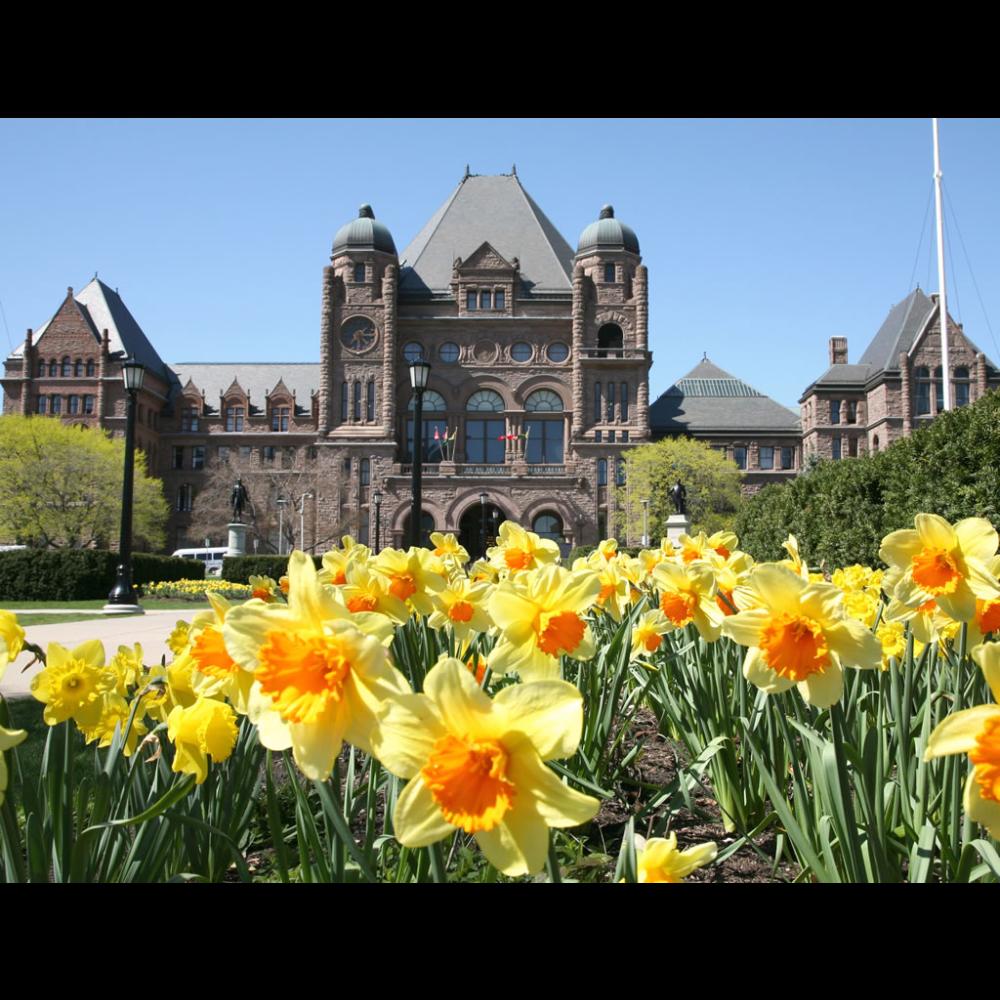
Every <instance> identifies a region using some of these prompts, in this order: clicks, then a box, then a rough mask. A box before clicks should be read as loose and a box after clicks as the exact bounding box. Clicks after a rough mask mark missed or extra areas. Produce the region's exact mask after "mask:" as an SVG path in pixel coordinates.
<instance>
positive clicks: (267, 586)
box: [249, 576, 280, 603]
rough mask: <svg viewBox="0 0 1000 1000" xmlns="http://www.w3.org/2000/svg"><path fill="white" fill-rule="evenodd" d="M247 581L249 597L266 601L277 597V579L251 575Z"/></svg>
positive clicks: (274, 599)
mask: <svg viewBox="0 0 1000 1000" xmlns="http://www.w3.org/2000/svg"><path fill="white" fill-rule="evenodd" d="M249 583H250V594H249V596H250V597H256V598H257V599H258V600H260V601H267V602H268V603H270V602H271V601H276V600H277V599H278V594H279V593H280V591H279V589H278V581H277V580H274V579H272V578H271V577H269V576H251V577H250V580H249Z"/></svg>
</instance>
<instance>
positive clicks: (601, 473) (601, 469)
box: [597, 458, 608, 486]
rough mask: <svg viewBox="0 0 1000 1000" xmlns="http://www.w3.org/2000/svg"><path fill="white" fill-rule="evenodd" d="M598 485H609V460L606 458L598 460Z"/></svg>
mask: <svg viewBox="0 0 1000 1000" xmlns="http://www.w3.org/2000/svg"><path fill="white" fill-rule="evenodd" d="M597 485H598V486H607V485H608V460H607V459H606V458H599V459H598V460H597Z"/></svg>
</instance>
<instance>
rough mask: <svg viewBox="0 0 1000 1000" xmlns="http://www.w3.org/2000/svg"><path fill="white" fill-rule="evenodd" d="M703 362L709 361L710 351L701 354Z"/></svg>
mask: <svg viewBox="0 0 1000 1000" xmlns="http://www.w3.org/2000/svg"><path fill="white" fill-rule="evenodd" d="M701 360H702V361H708V351H702V352H701Z"/></svg>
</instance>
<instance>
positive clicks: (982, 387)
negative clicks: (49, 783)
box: [975, 351, 987, 399]
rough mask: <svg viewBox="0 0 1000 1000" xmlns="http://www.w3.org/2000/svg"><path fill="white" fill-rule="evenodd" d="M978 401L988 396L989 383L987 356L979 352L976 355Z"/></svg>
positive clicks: (976, 396)
mask: <svg viewBox="0 0 1000 1000" xmlns="http://www.w3.org/2000/svg"><path fill="white" fill-rule="evenodd" d="M975 379H976V395H975V398H976V399H982V398H983V396H985V395H986V390H987V381H986V355H985V354H983V353H982V351H980V352H979V354H977V355H976V374H975Z"/></svg>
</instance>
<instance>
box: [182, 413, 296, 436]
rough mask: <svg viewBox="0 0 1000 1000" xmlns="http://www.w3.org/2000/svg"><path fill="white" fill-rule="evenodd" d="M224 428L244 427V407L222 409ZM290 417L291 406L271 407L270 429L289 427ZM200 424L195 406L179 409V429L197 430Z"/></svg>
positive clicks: (236, 430) (278, 431)
mask: <svg viewBox="0 0 1000 1000" xmlns="http://www.w3.org/2000/svg"><path fill="white" fill-rule="evenodd" d="M223 419H224V421H225V429H226V430H227V431H229V432H230V433H235V432H239V431H242V430H245V429H246V426H247V417H246V407H243V406H227V407H226V408H225V410H224V411H223ZM291 419H292V408H291V407H290V406H273V407H271V430H272V432H274V433H276V434H280V433H283V432H285V431H287V430H288V429H289V425H290V423H291ZM200 425H201V414H200V413H199V412H198V410H197V408H195V407H193V406H186V407H184V408H183V409H182V410H181V430H182V431H197V430H198V428H199V427H200Z"/></svg>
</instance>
